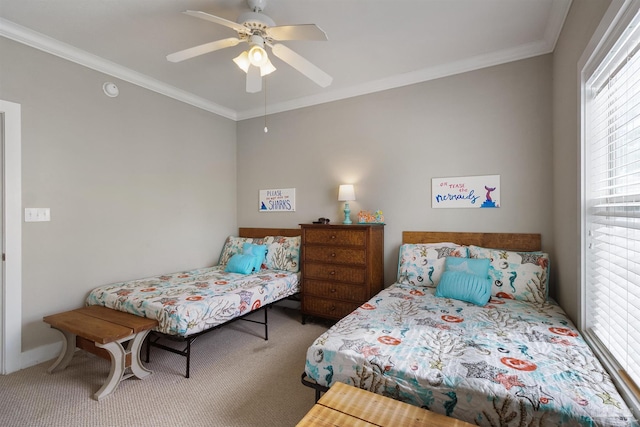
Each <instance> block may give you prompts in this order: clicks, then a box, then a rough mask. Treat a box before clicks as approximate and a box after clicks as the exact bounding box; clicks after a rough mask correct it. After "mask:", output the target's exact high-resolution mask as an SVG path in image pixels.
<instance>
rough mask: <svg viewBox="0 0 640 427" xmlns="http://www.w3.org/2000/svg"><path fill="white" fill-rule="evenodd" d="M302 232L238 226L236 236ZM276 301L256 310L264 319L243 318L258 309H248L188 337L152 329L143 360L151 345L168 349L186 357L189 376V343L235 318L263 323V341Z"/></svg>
mask: <svg viewBox="0 0 640 427" xmlns="http://www.w3.org/2000/svg"><path fill="white" fill-rule="evenodd" d="M301 234H302V230H301V229H300V228H258V227H240V228H239V229H238V237H251V238H261V237H265V236H284V237H296V236H300V235H301ZM276 302H278V301H274V302H272V303H271V304H267V305H263V306H262V307H260V308H259V309H258V310H262V312H263V313H264V321H262V322H261V321H259V320H253V319H245V318H244V317H245V316H248V315H250V314H253V313H255V312H257V311H258V310H253V311H249V312H248V313H245V314H244V315H242V316H240V317H236V318H234V319H231V320H229V321H227V322H225V323H222V324H220V325H216V326H214V327H213V328H210V329H207V330H205V331H201V332H198V333H196V334H192V335H189V336H188V337H180V336H176V335H166V334H163V333H160V332H155V331H152V332H151V333H150V334H149V338H148V341H147V348H146V351H147V353H146V360H145V362H147V363H148V362H149V358H150V351H151V347H158V348H161V349H163V350H166V351H170V352H171V353H175V354H178V355H180V356H184V357H186V358H187V366H186V369H185V378H189V371H190V366H191V343H193V341H195V340H196V339H197V338H198V337H199V336H201V335H204V334H206V333H207V332H210V331H213V330H215V329H218V328H221V327H222V326H225V325H228V324H229V323H232V322H235V321H236V320H244V321H245V322H252V323H258V324H260V325H264V339H265V341H268V340H269V323H268V319H267V308H269V307H271V306H272V305H273V304H275V303H276ZM161 339H167V340H170V341H174V342H176V341H177V342H181V343H186V345H185V347H184V348H182V349H177V348H174V347H171V346H168V345H165V344H162V343H161V342H159V340H161Z"/></svg>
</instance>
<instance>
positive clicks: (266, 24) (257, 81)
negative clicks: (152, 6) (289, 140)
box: [167, 0, 333, 93]
mask: <svg viewBox="0 0 640 427" xmlns="http://www.w3.org/2000/svg"><path fill="white" fill-rule="evenodd" d="M247 3H248V4H249V8H250V9H251V11H249V12H244V13H242V14H241V15H240V16H239V17H238V22H233V21H229V20H228V19H224V18H221V17H219V16H215V15H210V14H208V13H205V12H200V11H194V10H187V11H185V12H184V13H185V14H187V15H189V16H194V17H196V18H200V19H204V20H207V21H210V22H214V23H216V24H220V25H224V26H225V27H229V28H232V29H234V30H235V31H236V32H237V33H238V37H229V38H226V39H222V40H217V41H213V42H209V43H205V44H202V45H199V46H195V47H192V48H189V49H185V50H181V51H179V52H175V53H172V54H170V55H167V60H168V61H171V62H180V61H184V60H186V59H190V58H194V57H196V56H199V55H204V54H205V53H210V52H214V51H216V50H220V49H224V48H227V47H233V46H236V45H238V44H239V43H241V42H246V43H248V44H249V49H248V50H246V51H244V52H242V53H241V54H240V55H238V56H237V57H236V58H234V59H233V61H234V62H235V63H236V64H237V65H238V67H240V69H242V70H243V71H244V72H245V73H246V74H247V92H249V93H255V92H260V91H261V90H262V77H263V76H266V75H267V74H270V73H272V72H273V71H275V69H276V68H275V67H274V66H273V64H272V63H271V61H270V60H269V56H268V55H267V52H266V50H265V46H268V47H270V48H271V53H273V54H274V55H275V56H276V57H278V58H280V59H281V60H282V61H284V62H286V63H287V64H289V65H290V66H292V67H293V68H295V69H296V70H298V71H299V72H300V73H302V74H304V75H305V76H306V77H308V78H309V79H311V80H312V81H313V82H315V83H316V84H318V85H319V86H321V87H327V86H329V85H330V84H331V81H332V80H333V78H332V77H331V76H330V75H329V74H327V73H325V72H324V71H322V70H321V69H320V68H318V67H317V66H315V65H314V64H312V63H311V62H309V61H308V60H307V59H305V58H303V57H302V56H300V55H299V54H297V53H296V52H294V51H293V50H291V49H289V48H288V47H287V46H285V45H283V44H280V43H277V42H279V41H284V40H318V41H324V40H327V35H326V34H325V32H324V31H322V29H320V27H318V26H317V25H315V24H300V25H278V26H276V24H275V22H274V21H273V20H272V19H271V18H269V17H268V16H267V15H265V14H264V13H262V11H263V10H264V8H265V7H266V5H267V0H247Z"/></svg>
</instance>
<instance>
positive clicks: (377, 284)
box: [300, 224, 384, 323]
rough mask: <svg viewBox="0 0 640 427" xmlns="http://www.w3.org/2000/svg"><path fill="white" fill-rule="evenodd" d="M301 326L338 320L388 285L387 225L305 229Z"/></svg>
mask: <svg viewBox="0 0 640 427" xmlns="http://www.w3.org/2000/svg"><path fill="white" fill-rule="evenodd" d="M300 226H301V228H302V255H301V256H302V258H301V259H302V260H303V261H302V323H304V322H305V319H306V316H317V317H323V318H328V319H334V320H338V319H341V318H343V317H344V316H346V315H347V314H349V313H350V312H352V311H353V310H355V309H356V308H358V307H359V306H360V305H362V303H364V302H366V301H368V300H369V299H370V298H371V297H372V296H373V295H375V294H376V293H378V292H379V291H380V290H382V287H383V284H384V225H382V224H353V225H324V224H301V225H300Z"/></svg>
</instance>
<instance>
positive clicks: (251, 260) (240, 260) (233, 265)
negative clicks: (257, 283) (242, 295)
mask: <svg viewBox="0 0 640 427" xmlns="http://www.w3.org/2000/svg"><path fill="white" fill-rule="evenodd" d="M255 263H256V257H255V256H253V255H246V254H235V255H233V256H232V257H231V258H229V261H228V262H227V266H226V267H225V268H224V271H225V272H227V273H240V274H250V273H251V272H252V271H253V266H254V265H255Z"/></svg>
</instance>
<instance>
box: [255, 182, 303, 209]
mask: <svg viewBox="0 0 640 427" xmlns="http://www.w3.org/2000/svg"><path fill="white" fill-rule="evenodd" d="M259 202H260V205H259V210H260V212H294V211H295V210H296V189H295V188H279V189H273V190H260V201H259Z"/></svg>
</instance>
